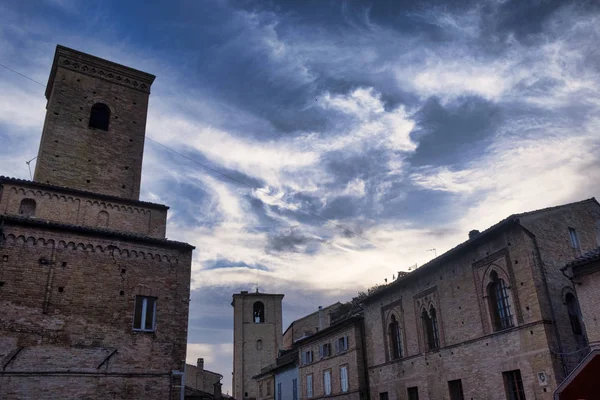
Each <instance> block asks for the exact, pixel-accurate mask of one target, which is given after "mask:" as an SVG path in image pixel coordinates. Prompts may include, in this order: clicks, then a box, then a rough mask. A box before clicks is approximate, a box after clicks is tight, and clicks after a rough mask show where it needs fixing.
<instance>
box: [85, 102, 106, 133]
mask: <svg viewBox="0 0 600 400" xmlns="http://www.w3.org/2000/svg"><path fill="white" fill-rule="evenodd" d="M109 122H110V108H108V106H107V105H106V104H103V103H96V104H94V105H93V106H92V111H91V112H90V124H89V127H90V128H96V129H101V130H103V131H107V130H108V123H109Z"/></svg>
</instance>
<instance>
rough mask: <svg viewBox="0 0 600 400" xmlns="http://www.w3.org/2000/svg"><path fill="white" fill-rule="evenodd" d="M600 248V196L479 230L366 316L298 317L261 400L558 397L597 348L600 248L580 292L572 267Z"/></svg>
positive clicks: (264, 375)
mask: <svg viewBox="0 0 600 400" xmlns="http://www.w3.org/2000/svg"><path fill="white" fill-rule="evenodd" d="M599 244H600V205H599V204H598V202H597V201H596V200H595V199H589V200H584V201H581V202H578V203H572V204H566V205H562V206H558V207H551V208H547V209H543V210H538V211H533V212H527V213H522V214H516V215H511V216H510V217H508V218H506V219H504V220H502V221H500V222H499V223H498V224H496V225H494V226H492V227H490V228H489V229H487V230H485V231H483V232H478V231H472V232H470V233H469V239H468V240H467V241H465V242H463V243H461V244H459V245H458V246H456V247H455V248H453V249H451V250H449V251H448V252H446V253H444V254H442V255H440V256H439V257H437V258H435V259H434V260H432V261H430V262H429V263H427V264H425V265H423V266H421V267H420V268H418V269H416V270H415V271H412V272H410V273H404V274H399V276H398V278H397V279H396V280H395V281H394V282H392V283H390V284H388V285H385V286H383V287H382V288H380V289H378V290H375V291H374V292H373V293H371V294H370V295H369V296H367V297H366V298H364V299H363V300H362V304H361V306H360V307H359V308H361V309H362V311H359V312H353V313H349V314H348V315H347V316H345V317H342V318H341V319H332V318H325V317H324V316H323V315H322V313H313V314H311V315H309V316H307V317H305V318H303V319H300V320H298V321H295V322H294V323H293V324H292V325H291V326H290V328H288V330H287V331H286V335H285V336H284V340H283V344H284V346H283V349H282V350H283V351H281V352H280V355H281V356H280V357H279V358H277V359H275V360H273V363H272V364H271V365H270V366H267V367H263V368H262V370H261V372H260V373H259V374H257V375H256V376H255V379H256V381H257V382H258V383H259V385H260V386H261V387H260V389H259V399H260V400H269V399H271V398H274V400H288V399H289V400H298V399H310V398H320V397H330V396H334V397H336V398H341V399H350V398H354V399H371V400H373V399H379V400H419V399H420V400H428V399H429V400H438V399H449V400H464V399H489V400H496V399H498V400H500V399H502V400H504V399H510V400H513V399H514V400H526V399H547V400H549V399H552V397H553V392H554V390H555V389H556V388H557V387H558V385H559V384H560V383H561V382H562V381H563V380H565V378H566V377H567V376H568V374H569V373H570V372H571V371H573V370H574V369H575V368H576V367H577V365H578V363H579V362H581V361H582V360H583V358H584V357H585V355H586V354H588V353H589V347H588V340H589V341H591V343H592V344H596V342H597V341H598V337H600V336H598V335H596V336H594V335H595V334H596V333H597V332H596V331H598V329H597V325H598V324H597V323H596V319H598V320H600V316H597V315H596V314H597V313H594V311H593V310H595V308H594V307H595V306H596V305H597V304H598V290H596V289H597V288H598V287H599V285H598V282H600V280H598V279H595V278H596V276H595V275H593V274H592V272H591V271H595V270H594V268H596V269H597V266H598V265H599V264H598V262H597V258H594V257H597V256H598V254H600V252H597V251H596V252H595V253H591V254H592V255H593V257H592V256H590V255H589V254H588V255H587V256H586V257H583V259H582V260H580V261H578V263H576V264H569V268H570V270H571V272H572V275H571V276H575V277H577V276H578V275H577V274H578V273H579V274H580V275H581V274H582V273H584V274H589V275H586V276H585V277H584V276H583V275H582V276H581V278H577V279H573V281H575V285H577V284H579V286H577V289H575V287H574V282H572V281H571V280H570V279H569V276H567V275H565V274H563V272H564V271H562V270H561V269H563V268H564V266H565V264H567V263H568V262H570V261H572V260H575V259H577V257H579V256H580V255H581V254H582V253H584V252H586V251H590V250H592V249H595V248H596V247H597V246H598V245H599ZM598 258H600V257H598ZM594 263H595V264H594ZM582 265H585V266H584V267H582ZM596 275H598V274H596ZM577 282H578V283H577ZM577 292H581V299H582V300H584V301H585V302H586V304H585V305H583V304H582V309H583V311H584V316H586V318H587V320H588V321H587V322H586V321H582V319H581V313H580V310H579V305H578V301H577ZM336 307H337V308H340V307H339V305H336ZM596 308H597V307H596ZM340 309H341V308H340ZM319 321H327V324H325V326H323V324H322V323H321V322H319ZM336 321H337V322H336ZM584 322H585V324H584ZM330 323H331V324H332V325H330ZM584 326H585V328H588V327H589V333H588V335H587V336H586V334H585V329H584ZM238 327H239V324H238V325H236V326H235V328H236V332H235V335H236V338H239V337H240V336H238V335H240V332H239V331H238ZM346 338H348V339H346ZM344 341H347V342H345V343H344ZM363 341H364V344H363ZM239 343H240V342H239V340H238V341H236V342H235V345H236V351H239V350H238V349H237V347H238V344H239ZM265 343H266V342H265ZM274 344H275V342H272V343H269V344H268V345H269V346H272V345H274ZM262 345H263V346H265V344H264V343H263V344H262ZM336 345H337V347H334V346H336ZM290 348H291V349H292V350H291V351H290V350H289V349H290ZM340 349H344V350H343V351H340ZM598 351H599V350H595V353H593V354H592V353H590V354H592V355H595V354H596V353H598ZM294 355H295V360H290V357H294ZM586 360H587V359H586ZM597 360H598V365H600V353H598V358H597ZM588 370H589V369H588ZM234 375H235V370H234ZM594 376H595V375H594ZM591 381H592V382H595V381H594V380H593V378H591ZM290 382H291V384H290ZM294 382H295V383H294ZM280 383H281V387H280V385H279V384H280ZM596 392H597V391H596ZM567 398H568V399H571V398H572V397H567ZM573 398H574V399H575V397H573ZM561 399H562V398H561Z"/></svg>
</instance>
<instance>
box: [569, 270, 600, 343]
mask: <svg viewBox="0 0 600 400" xmlns="http://www.w3.org/2000/svg"><path fill="white" fill-rule="evenodd" d="M590 267H591V268H592V269H593V271H594V272H592V273H589V274H585V275H581V276H579V275H577V276H576V277H575V278H574V279H573V280H574V281H575V282H577V283H576V285H575V287H576V289H577V299H578V301H579V308H580V310H581V316H582V322H583V326H584V329H585V332H586V336H587V339H588V341H589V345H590V347H591V348H600V311H599V310H600V263H598V262H596V263H595V264H594V265H593V266H588V268H590Z"/></svg>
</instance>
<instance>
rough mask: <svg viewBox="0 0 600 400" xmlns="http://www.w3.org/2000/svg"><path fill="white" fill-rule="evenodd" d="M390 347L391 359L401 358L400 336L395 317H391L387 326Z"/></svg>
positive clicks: (398, 325)
mask: <svg viewBox="0 0 600 400" xmlns="http://www.w3.org/2000/svg"><path fill="white" fill-rule="evenodd" d="M389 335H390V346H391V350H392V359H393V360H395V359H397V358H400V357H402V336H401V333H400V324H398V321H396V316H395V315H392V318H391V321H390V325H389Z"/></svg>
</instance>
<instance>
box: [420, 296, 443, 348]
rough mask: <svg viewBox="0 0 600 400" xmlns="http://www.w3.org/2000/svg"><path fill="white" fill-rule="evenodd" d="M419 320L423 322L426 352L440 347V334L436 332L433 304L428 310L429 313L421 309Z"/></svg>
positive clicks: (436, 325) (436, 323) (436, 324)
mask: <svg viewBox="0 0 600 400" xmlns="http://www.w3.org/2000/svg"><path fill="white" fill-rule="evenodd" d="M421 320H422V322H423V332H424V334H425V342H426V344H427V350H434V349H437V348H438V347H440V333H439V330H438V322H437V313H436V311H435V307H434V306H433V304H432V305H431V307H430V308H429V313H427V310H425V309H423V312H422V313H421Z"/></svg>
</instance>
